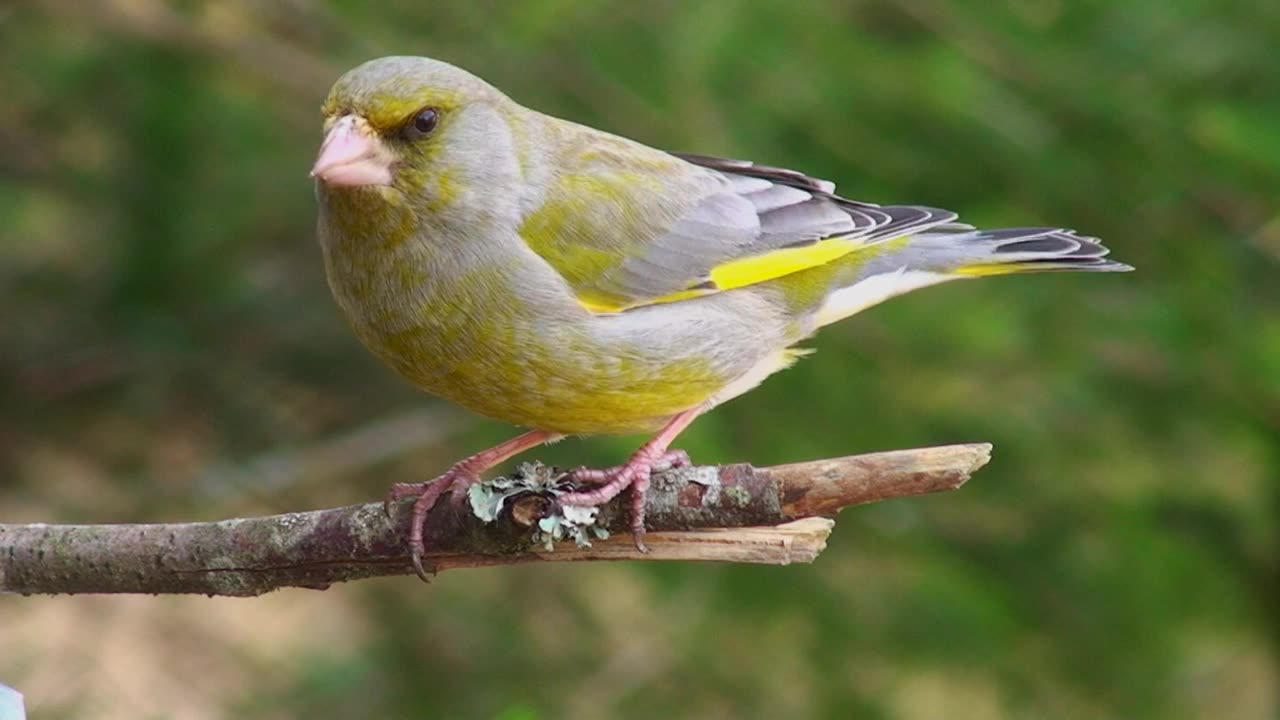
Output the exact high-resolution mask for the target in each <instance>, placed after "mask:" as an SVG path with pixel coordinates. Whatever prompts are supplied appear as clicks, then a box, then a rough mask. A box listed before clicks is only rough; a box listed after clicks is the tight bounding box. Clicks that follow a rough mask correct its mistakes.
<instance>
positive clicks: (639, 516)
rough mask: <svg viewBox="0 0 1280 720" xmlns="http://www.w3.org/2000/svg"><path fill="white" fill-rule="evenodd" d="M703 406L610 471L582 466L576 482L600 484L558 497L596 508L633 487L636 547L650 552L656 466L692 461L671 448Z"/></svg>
mask: <svg viewBox="0 0 1280 720" xmlns="http://www.w3.org/2000/svg"><path fill="white" fill-rule="evenodd" d="M700 412H701V408H694V409H692V410H685V411H684V412H682V413H680V414H679V415H676V416H675V417H674V418H672V419H671V421H670V422H668V423H667V425H666V427H664V428H662V430H660V431H659V432H658V434H657V435H655V436H654V437H653V439H652V440H650V441H649V442H647V443H645V444H644V445H641V446H640V449H639V450H637V451H636V452H635V454H634V455H632V456H631V459H629V460H627V462H626V463H625V464H623V465H619V466H618V467H614V468H608V469H606V470H591V469H588V468H578V469H577V470H574V471H573V473H572V478H573V479H574V480H575V481H580V482H585V483H593V484H598V486H597V487H593V488H591V489H590V490H582V491H579V492H572V493H565V494H563V495H561V496H559V497H557V498H556V503H557V504H559V505H560V506H562V507H563V506H565V505H579V506H587V507H593V506H596V505H603V504H605V503H607V502H609V501H610V500H612V499H613V498H615V497H617V495H618V493H620V492H622V491H623V490H626V489H627V488H628V487H630V488H631V535H632V537H633V538H635V543H636V549H637V550H639V551H640V552H648V551H649V549H648V548H646V547H645V545H644V503H645V497H646V496H647V495H648V491H649V479H650V478H651V477H652V476H653V471H654V470H655V469H666V468H669V467H681V466H683V465H688V464H689V456H688V455H687V454H686V453H684V452H682V451H679V450H676V451H669V450H668V449H667V448H668V447H669V446H670V445H671V443H672V441H674V440H675V439H676V436H677V435H679V434H680V433H681V432H682V431H683V430H684V429H685V428H687V427H689V424H690V423H692V422H693V420H694V418H696V417H698V414H699V413H700Z"/></svg>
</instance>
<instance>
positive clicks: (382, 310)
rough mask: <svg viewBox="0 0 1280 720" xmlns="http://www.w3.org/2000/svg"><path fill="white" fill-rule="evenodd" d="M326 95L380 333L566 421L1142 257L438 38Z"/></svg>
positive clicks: (400, 359) (345, 272)
mask: <svg viewBox="0 0 1280 720" xmlns="http://www.w3.org/2000/svg"><path fill="white" fill-rule="evenodd" d="M323 113H324V117H325V123H326V131H327V132H328V133H329V135H330V138H331V140H332V138H334V137H335V136H342V137H341V139H340V140H336V141H333V144H334V146H335V147H337V146H338V145H340V144H341V143H342V142H348V143H352V144H353V145H352V147H356V146H357V145H358V148H357V149H358V151H359V152H360V153H363V154H360V155H359V156H358V157H357V156H356V155H351V157H355V158H356V159H355V160H350V161H348V160H347V156H342V157H338V156H339V155H340V154H341V152H343V151H342V150H341V149H340V148H339V149H333V150H330V151H329V155H332V156H333V158H334V159H332V160H331V161H329V163H328V164H327V165H324V163H325V162H326V161H325V157H326V155H325V153H323V152H322V156H321V161H320V163H318V165H317V170H316V174H317V176H318V178H319V179H320V182H318V183H317V195H318V198H319V203H320V222H319V236H320V244H321V247H322V249H323V252H324V259H325V265H326V269H327V272H328V277H329V282H330V285H331V287H332V289H333V293H334V296H335V297H336V298H337V300H338V303H339V305H341V307H342V309H343V311H344V313H345V314H346V316H347V319H348V320H349V322H350V323H351V326H352V327H353V328H354V330H355V332H356V333H357V334H358V335H359V337H360V339H361V340H362V341H363V342H364V344H365V345H366V346H368V347H369V349H370V350H372V351H373V352H374V353H375V354H376V355H378V356H379V357H380V358H382V359H383V360H384V361H385V362H387V363H388V364H389V365H391V366H392V367H393V368H395V369H396V370H397V371H399V372H400V373H401V374H403V375H404V376H405V377H406V378H408V379H409V380H410V381H411V382H413V383H414V384H415V385H417V386H418V387H420V388H422V389H424V390H427V391H428V392H432V393H435V394H437V395H440V396H443V397H446V398H448V399H450V400H452V401H454V402H456V403H458V404H460V405H463V406H465V407H467V408H470V409H471V410H473V411H475V412H478V413H480V414H483V415H487V416H489V417H493V418H497V419H500V420H505V421H507V422H510V423H513V424H517V425H522V426H526V427H531V428H537V429H541V430H547V431H552V432H555V433H561V434H571V433H574V434H576V433H623V432H633V431H642V430H652V429H655V428H657V427H659V426H661V425H662V424H663V423H664V422H665V421H666V420H668V419H669V418H671V417H672V416H673V415H675V414H677V413H679V412H681V411H684V410H688V409H691V408H697V407H710V406H713V405H716V404H719V403H721V402H724V401H725V400H728V399H730V398H732V397H734V396H736V395H738V394H741V393H742V392H745V391H747V390H749V389H751V388H752V387H754V386H755V385H756V384H758V383H759V382H760V381H762V380H763V379H764V378H765V377H767V376H768V375H769V374H771V373H772V372H775V371H777V370H780V369H782V368H784V367H786V366H787V365H789V364H790V363H791V362H792V361H793V359H794V358H795V356H796V355H797V353H796V352H794V351H792V350H791V349H790V348H792V346H793V345H794V344H795V343H797V342H799V341H801V340H803V339H804V338H806V337H808V336H810V335H812V334H813V333H814V332H815V331H816V330H817V329H818V328H819V327H821V326H822V325H825V324H828V323H830V322H834V321H836V320H839V319H841V318H843V317H847V316H848V315H850V314H852V313H854V312H856V311H858V310H860V309H862V308H864V307H866V306H868V305H871V304H874V303H875V302H879V301H880V300H883V299H885V298H887V297H891V296H893V295H896V294H899V293H901V292H905V291H907V290H910V289H913V288H916V287H923V286H925V285H931V284H935V283H938V282H943V281H946V280H951V279H958V278H962V277H973V276H978V275H990V274H1004V273H1010V272H1024V271H1036V270H1089V271H1108V270H1124V269H1128V268H1127V267H1126V266H1124V265H1120V264H1119V263H1114V262H1110V261H1108V260H1105V259H1104V258H1103V256H1104V255H1105V254H1106V251H1105V249H1104V248H1103V247H1102V246H1101V245H1100V244H1099V243H1098V242H1097V241H1096V240H1094V239H1092V238H1086V237H1081V236H1077V235H1075V234H1074V233H1071V232H1069V231H1062V230H1058V229H1056V228H1042V229H1018V230H1001V231H992V232H984V231H975V230H973V229H971V228H969V227H968V226H964V225H959V224H956V223H955V222H954V221H955V215H954V214H953V213H950V212H947V211H943V210H937V209H934V208H927V207H918V206H886V207H881V206H875V205H870V204H867V203H860V202H854V201H850V200H847V199H843V198H840V197H839V196H836V195H835V194H834V192H833V191H834V188H833V186H832V185H831V184H830V183H827V182H824V181H820V180H816V179H813V178H809V177H807V176H804V175H802V174H799V173H795V172H791V171H787V170H780V169H776V168H764V167H757V166H754V165H751V164H750V163H745V162H738V161H728V160H719V159H714V158H706V157H700V156H678V155H673V154H669V153H666V152H662V151H660V150H655V149H653V148H649V147H646V146H644V145H641V144H639V143H636V142H633V141H630V140H626V139H624V138H620V137H617V136H613V135H609V134H607V133H604V132H600V131H597V130H593V129H591V128H587V127H584V126H581V125H577V124H574V123H570V122H567V121H564V120H559V119H556V118H552V117H550V116H547V115H543V114H541V113H538V112H535V111H533V110H529V109H526V108H524V107H521V106H520V105H518V104H516V103H515V102H514V101H512V100H510V99H509V98H507V97H506V96H505V95H503V94H502V93H501V92H499V91H498V90H496V89H495V88H493V87H492V86H490V85H488V84H487V83H485V82H484V81H482V80H480V79H478V78H476V77H474V76H472V75H470V74H468V73H466V72H465V71H463V70H460V69H458V68H456V67H453V66H450V65H448V64H445V63H442V62H439V61H435V60H429V59H426V58H411V57H396V58H383V59H380V60H375V61H372V62H370V63H366V64H365V65H362V66H360V67H358V68H356V69H354V70H352V71H350V72H349V73H347V74H346V75H344V76H343V77H342V78H341V79H340V80H339V81H338V82H337V84H335V86H334V88H333V90H332V91H331V92H330V95H329V98H328V99H327V100H326V102H325V105H324V110H323ZM351 152H352V153H355V152H357V150H352V151H351ZM344 163H345V164H344ZM322 165H323V167H322ZM353 168H354V169H353ZM344 173H346V174H344Z"/></svg>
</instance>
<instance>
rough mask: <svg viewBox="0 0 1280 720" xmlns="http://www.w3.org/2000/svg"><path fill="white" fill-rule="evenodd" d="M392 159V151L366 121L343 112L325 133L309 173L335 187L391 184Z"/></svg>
mask: <svg viewBox="0 0 1280 720" xmlns="http://www.w3.org/2000/svg"><path fill="white" fill-rule="evenodd" d="M391 162H392V158H391V154H390V153H389V152H388V151H387V149H386V147H385V146H384V145H383V144H382V141H381V140H379V139H378V137H377V136H376V135H374V134H373V132H372V131H371V130H370V129H369V125H368V123H367V122H365V120H364V119H363V118H360V117H358V116H356V115H344V116H343V117H341V118H339V119H338V122H336V123H334V125H333V128H332V129H330V130H329V134H328V135H326V136H325V138H324V144H323V145H321V146H320V156H319V157H317V158H316V164H315V166H314V167H312V168H311V177H314V178H317V179H319V180H320V181H322V182H324V183H325V184H327V185H332V186H338V187H361V186H364V185H390V184H391Z"/></svg>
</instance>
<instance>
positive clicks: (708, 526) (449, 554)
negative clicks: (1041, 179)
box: [0, 443, 991, 596]
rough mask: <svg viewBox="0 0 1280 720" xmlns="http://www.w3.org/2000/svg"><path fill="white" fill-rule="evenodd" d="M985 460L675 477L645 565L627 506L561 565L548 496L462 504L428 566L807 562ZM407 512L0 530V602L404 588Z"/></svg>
mask: <svg viewBox="0 0 1280 720" xmlns="http://www.w3.org/2000/svg"><path fill="white" fill-rule="evenodd" d="M990 452H991V446H990V445H987V444H983V443H975V444H969V445H951V446H946V447H937V448H923V449H916V450H899V451H893V452H884V453H871V454H867V455H854V456H849V457H843V458H836V459H829V460H817V461H813V462H804V463H795V464H791V465H779V466H775V467H767V468H756V467H752V466H751V465H746V464H737V465H724V466H719V467H695V468H683V469H678V470H670V471H667V472H664V473H661V474H658V475H656V476H655V477H654V481H653V486H652V487H651V489H650V495H649V499H648V505H647V506H646V509H647V517H648V523H647V525H648V527H649V528H650V532H649V534H648V536H647V537H646V542H647V543H648V547H649V550H650V552H648V553H647V554H642V553H640V552H639V551H637V550H636V549H635V547H634V546H633V544H632V541H631V537H630V534H629V533H628V532H627V530H626V526H627V522H626V519H627V518H626V514H625V513H626V510H625V508H626V506H627V502H626V500H627V494H626V493H624V494H623V496H622V497H621V498H619V499H615V500H614V501H613V502H612V503H610V504H609V505H606V506H605V507H603V508H602V509H601V512H600V515H599V517H598V522H597V524H598V525H601V526H603V527H606V528H608V529H609V531H610V532H611V536H610V537H609V538H608V539H604V540H594V541H592V543H591V545H590V547H578V546H576V545H575V544H574V543H573V542H560V543H557V544H556V546H555V548H554V550H552V551H548V550H547V549H546V548H545V547H544V546H543V545H542V544H541V543H537V542H534V541H533V539H532V536H533V533H534V531H535V529H536V528H537V526H538V522H539V521H540V520H541V519H542V518H544V517H545V516H546V515H547V514H548V512H549V510H550V509H551V507H552V503H551V502H550V501H549V500H548V499H547V498H546V497H545V496H541V495H535V494H529V495H524V496H519V497H514V498H512V499H511V501H510V502H508V503H507V505H506V506H505V509H504V511H503V512H502V513H501V514H500V515H499V516H498V518H497V519H496V520H494V521H493V522H489V523H485V522H482V521H481V520H480V519H479V518H477V517H476V516H475V514H473V513H472V512H471V509H470V507H469V506H468V505H467V504H466V502H465V501H463V502H448V501H445V502H442V503H440V504H439V505H438V506H437V507H436V508H435V509H434V510H433V511H432V513H431V515H430V517H429V518H428V523H427V538H426V542H427V549H428V550H427V556H426V558H425V564H426V566H427V567H428V569H429V570H431V571H433V572H440V571H442V570H449V569H453V568H460V567H480V566H488V565H509V564H515V563H524V562H535V561H557V560H558V561H570V560H572V561H589V560H650V561H657V560H714V561H726V562H750V563H767V564H778V565H785V564H789V563H793V562H811V561H812V560H813V559H814V558H816V557H817V555H818V553H820V552H821V551H822V549H823V548H824V547H825V544H826V538H827V536H828V534H830V531H831V528H832V526H833V524H834V523H833V521H831V520H829V519H826V518H825V517H821V516H828V515H834V514H835V513H837V512H838V511H839V510H841V509H842V508H845V507H849V506H852V505H861V504H865V503H871V502H878V501H881V500H888V499H892V498H901V497H909V496H913V495H922V494H925V493H932V492H939V491H943V490H954V489H956V488H958V487H960V485H962V484H964V482H965V481H966V480H968V478H969V475H970V474H971V473H973V472H974V471H976V470H977V469H978V468H980V467H982V466H983V465H985V464H986V462H987V460H988V459H989V457H990ZM522 471H524V470H522ZM529 472H534V471H533V470H529ZM408 511H409V507H408V505H407V503H405V504H401V505H399V506H396V507H393V508H392V513H391V516H390V517H388V515H387V514H386V513H385V512H384V509H383V506H382V504H381V503H368V504H363V505H350V506H347V507H341V508H333V509H328V510H315V511H311V512H298V513H287V514H284V515H274V516H270V517H257V518H237V519H233V520H223V521H220V522H208V523H173V524H138V525H45V524H28V525H5V524H0V592H14V593H24V594H57V593H205V594H208V595H235V596H252V595H260V594H262V593H265V592H269V591H271V590H276V589H279V588H282V587H306V588H319V589H323V588H326V587H328V586H329V585H330V584H332V583H335V582H344V581H348V580H358V579H360V578H366V577H375V576H381V575H404V574H410V573H412V572H413V570H412V568H411V566H410V564H409V561H408V559H407V557H406V552H405V542H404V538H405V537H406V525H407V521H408Z"/></svg>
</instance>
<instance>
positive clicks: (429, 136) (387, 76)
mask: <svg viewBox="0 0 1280 720" xmlns="http://www.w3.org/2000/svg"><path fill="white" fill-rule="evenodd" d="M512 107H515V105H514V103H512V102H511V101H510V100H508V99H507V98H506V97H505V96H504V95H502V93H500V92H499V91H498V90H496V89H495V88H493V87H492V86H491V85H489V84H488V83H486V82H484V81H483V80H481V79H479V78H477V77H475V76H474V75H471V74H470V73H468V72H466V71H465V70H462V69H460V68H456V67H454V66H452V65H449V64H448V63H444V62H440V61H438V60H431V59H428V58H421V57H386V58H380V59H378V60H373V61H370V62H367V63H365V64H363V65H360V66H359V67H357V68H355V69H353V70H351V71H350V72H348V73H346V74H345V75H343V76H342V77H341V78H339V79H338V81H337V82H336V83H335V84H334V86H333V89H332V90H330V91H329V96H328V98H327V99H326V100H325V102H324V106H323V108H322V113H323V116H324V133H325V138H324V143H323V144H322V145H321V147H320V152H319V156H318V157H317V159H316V162H315V166H314V167H312V169H311V175H312V176H313V177H315V178H316V180H317V181H319V183H320V185H321V186H322V192H323V193H328V194H342V193H360V192H362V191H368V190H375V191H382V190H384V189H386V188H390V189H391V190H394V191H398V193H400V194H401V195H403V196H405V197H409V198H414V199H415V200H420V201H426V202H437V203H438V202H439V201H441V200H442V199H447V198H445V196H447V195H449V194H450V193H451V192H454V193H456V188H452V189H451V187H452V186H453V185H455V184H456V183H458V182H460V181H463V180H465V179H466V178H463V177H458V175H459V174H460V173H462V172H464V171H466V170H467V169H468V168H471V169H474V168H476V167H483V166H484V164H485V162H484V161H485V160H487V159H489V158H486V157H485V155H486V153H493V152H494V150H493V149H492V148H491V147H490V146H492V145H494V144H495V143H496V144H497V145H501V144H502V142H501V141H502V140H503V139H507V145H508V146H509V144H510V143H509V136H510V132H509V129H508V128H506V127H505V125H504V122H505V121H504V114H506V113H509V112H510V108H512ZM459 166H462V167H461V170H460V168H459ZM464 174H465V173H464Z"/></svg>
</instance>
